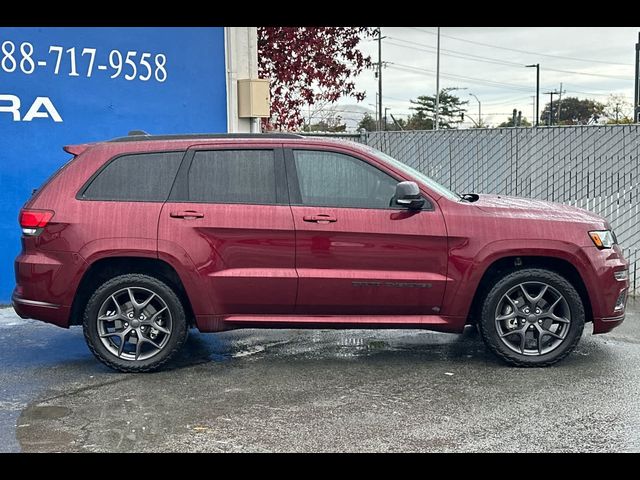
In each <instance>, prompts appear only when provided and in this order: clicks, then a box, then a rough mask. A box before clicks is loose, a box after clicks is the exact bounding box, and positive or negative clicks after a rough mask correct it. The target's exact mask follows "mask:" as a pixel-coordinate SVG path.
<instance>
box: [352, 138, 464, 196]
mask: <svg viewBox="0 0 640 480" xmlns="http://www.w3.org/2000/svg"><path fill="white" fill-rule="evenodd" d="M363 146H364V147H365V148H366V149H367V150H369V152H370V153H372V154H373V155H375V156H376V157H378V158H380V159H382V160H383V161H385V162H387V163H390V164H391V165H393V166H394V167H396V168H397V169H398V170H401V171H403V172H404V173H406V174H407V175H409V176H411V177H414V178H416V179H417V180H419V181H421V182H422V183H424V184H425V185H426V186H427V187H429V188H431V189H432V190H434V191H436V192H438V193H439V194H441V195H442V196H444V197H447V198H448V199H449V200H455V201H459V200H460V195H458V194H457V193H455V192H453V191H451V190H449V189H448V188H447V187H445V186H444V185H440V184H439V183H438V182H436V181H435V180H433V179H432V178H429V177H427V176H426V175H425V174H424V173H422V172H419V171H418V170H416V169H415V168H411V167H410V166H409V165H407V164H404V163H402V162H400V161H398V160H396V159H395V158H393V157H390V156H389V155H387V154H386V153H383V152H381V151H380V150H376V149H375V148H372V147H369V146H368V145H363Z"/></svg>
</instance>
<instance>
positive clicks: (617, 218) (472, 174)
mask: <svg viewBox="0 0 640 480" xmlns="http://www.w3.org/2000/svg"><path fill="white" fill-rule="evenodd" d="M343 138H347V139H349V140H354V141H358V142H360V143H366V144H367V145H370V146H372V147H374V148H377V149H379V150H382V151H383V152H385V153H387V154H389V155H391V156H392V157H394V158H397V159H398V160H400V161H402V162H404V163H406V164H408V165H410V166H412V167H414V168H417V169H418V170H420V171H421V172H424V173H425V174H426V175H428V176H430V177H432V178H434V179H435V180H437V181H439V182H440V183H442V184H444V185H446V186H448V187H450V188H451V189H452V190H455V191H457V192H478V193H498V194H500V193H501V194H505V195H518V196H522V197H531V198H539V199H543V200H551V201H554V202H560V203H566V204H569V205H574V206H577V207H581V208H585V209H587V210H591V211H593V212H596V213H598V214H600V215H602V216H604V217H605V218H607V219H608V220H609V222H610V223H611V225H612V226H613V228H614V230H615V232H616V235H617V236H618V240H619V241H620V244H621V245H622V246H623V247H624V253H625V255H626V258H627V259H628V260H629V261H630V263H631V266H630V272H629V273H630V276H631V284H632V292H633V293H634V294H636V295H637V294H639V293H640V284H639V283H638V281H640V278H637V277H640V271H638V270H637V268H636V265H637V263H638V250H639V249H640V226H639V225H638V205H639V204H640V198H639V195H638V193H639V192H638V188H639V187H640V168H639V165H640V125H607V126H571V127H541V128H492V129H471V130H439V131H419V132H416V131H407V132H371V133H367V134H363V135H356V136H344V137H343Z"/></svg>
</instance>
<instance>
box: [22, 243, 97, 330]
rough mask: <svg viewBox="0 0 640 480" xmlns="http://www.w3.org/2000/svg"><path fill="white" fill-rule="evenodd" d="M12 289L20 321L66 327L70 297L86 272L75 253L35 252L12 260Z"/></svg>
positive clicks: (71, 297) (84, 265)
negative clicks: (13, 280) (27, 320)
mask: <svg viewBox="0 0 640 480" xmlns="http://www.w3.org/2000/svg"><path fill="white" fill-rule="evenodd" d="M14 266H15V274H16V288H15V289H14V291H13V295H12V297H11V303H12V304H13V308H14V309H15V311H16V313H17V314H18V315H20V316H21V317H22V318H33V319H35V320H42V321H43V322H47V323H52V324H54V325H58V326H60V327H65V328H66V327H68V326H69V323H70V322H69V317H70V313H71V305H72V303H73V298H74V295H75V292H76V288H77V286H78V283H79V280H80V278H81V275H82V272H83V271H84V270H85V269H86V262H85V261H84V260H83V259H82V258H81V257H80V256H79V255H78V254H75V253H70V252H57V251H36V252H34V253H25V252H24V251H23V252H22V253H21V254H20V255H18V257H17V258H16V260H15V264H14Z"/></svg>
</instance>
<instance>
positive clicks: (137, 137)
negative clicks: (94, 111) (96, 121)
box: [108, 130, 304, 142]
mask: <svg viewBox="0 0 640 480" xmlns="http://www.w3.org/2000/svg"><path fill="white" fill-rule="evenodd" d="M216 138H282V139H286V138H289V139H292V138H304V137H302V135H297V134H295V133H193V134H178V135H149V134H148V133H146V132H145V131H143V130H132V131H130V132H129V135H128V136H126V137H118V138H113V139H111V140H108V142H148V141H155V140H207V139H216Z"/></svg>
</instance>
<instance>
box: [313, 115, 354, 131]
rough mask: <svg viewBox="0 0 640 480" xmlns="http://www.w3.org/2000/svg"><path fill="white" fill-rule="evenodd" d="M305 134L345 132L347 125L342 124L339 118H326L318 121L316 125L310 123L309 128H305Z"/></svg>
mask: <svg viewBox="0 0 640 480" xmlns="http://www.w3.org/2000/svg"><path fill="white" fill-rule="evenodd" d="M304 129H305V131H307V132H331V133H338V132H344V131H346V130H347V124H346V123H343V122H342V118H341V117H340V116H337V117H334V118H328V119H326V120H320V121H319V122H318V123H312V124H311V126H310V127H309V126H306V127H305V128H304Z"/></svg>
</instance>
